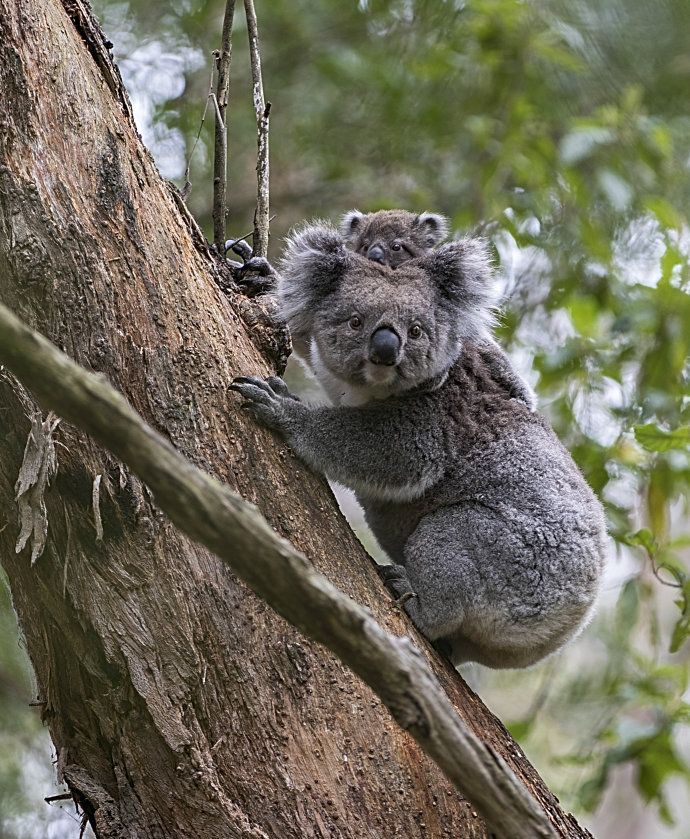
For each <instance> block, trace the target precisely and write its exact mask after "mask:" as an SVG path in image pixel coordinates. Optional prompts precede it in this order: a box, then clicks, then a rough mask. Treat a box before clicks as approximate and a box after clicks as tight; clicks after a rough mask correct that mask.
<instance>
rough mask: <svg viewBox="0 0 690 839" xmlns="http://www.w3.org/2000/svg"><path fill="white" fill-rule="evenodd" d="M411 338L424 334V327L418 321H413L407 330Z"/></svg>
mask: <svg viewBox="0 0 690 839" xmlns="http://www.w3.org/2000/svg"><path fill="white" fill-rule="evenodd" d="M407 334H408V335H409V336H410V338H420V337H421V335H422V327H421V326H420V325H419V324H418V323H413V324H412V326H411V327H410V328H409V330H408V331H407Z"/></svg>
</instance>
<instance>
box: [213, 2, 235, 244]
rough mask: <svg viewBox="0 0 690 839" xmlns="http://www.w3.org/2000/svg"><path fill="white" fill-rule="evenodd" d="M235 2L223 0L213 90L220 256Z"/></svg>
mask: <svg viewBox="0 0 690 839" xmlns="http://www.w3.org/2000/svg"><path fill="white" fill-rule="evenodd" d="M234 16H235V0H227V2H226V4H225V15H224V17H223V30H222V34H221V45H220V53H219V54H218V57H217V59H216V60H217V62H218V86H217V88H216V131H215V147H214V157H213V242H214V244H215V246H216V248H217V249H218V253H220V254H221V256H222V255H223V254H224V253H225V221H226V218H227V214H228V205H227V188H228V120H227V109H228V90H229V87H230V62H231V60H232V23H233V19H234Z"/></svg>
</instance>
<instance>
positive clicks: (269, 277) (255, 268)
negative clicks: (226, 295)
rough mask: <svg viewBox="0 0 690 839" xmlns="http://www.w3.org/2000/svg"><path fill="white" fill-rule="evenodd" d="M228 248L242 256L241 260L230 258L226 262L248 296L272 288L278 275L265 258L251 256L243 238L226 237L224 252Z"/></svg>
mask: <svg viewBox="0 0 690 839" xmlns="http://www.w3.org/2000/svg"><path fill="white" fill-rule="evenodd" d="M229 250H232V251H233V252H234V253H236V254H237V255H238V256H241V257H242V262H236V261H234V260H232V259H229V260H228V262H229V263H230V265H232V267H233V269H234V276H235V282H236V283H237V284H238V285H239V286H240V287H241V288H242V290H243V291H244V292H245V294H247V296H248V297H255V296H256V295H257V294H265V293H266V292H270V291H273V290H274V288H275V284H276V279H277V276H278V275H277V274H276V272H275V269H274V267H273V266H272V265H271V263H270V262H269V261H268V260H267V259H264V258H263V257H260V256H252V249H251V248H250V247H249V245H248V244H247V243H246V242H245V241H244V239H228V241H227V242H226V243H225V251H226V253H227V251H229Z"/></svg>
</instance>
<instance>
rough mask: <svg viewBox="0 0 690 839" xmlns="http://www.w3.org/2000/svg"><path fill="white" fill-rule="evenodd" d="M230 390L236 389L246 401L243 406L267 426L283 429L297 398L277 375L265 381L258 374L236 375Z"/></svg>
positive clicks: (297, 400)
mask: <svg viewBox="0 0 690 839" xmlns="http://www.w3.org/2000/svg"><path fill="white" fill-rule="evenodd" d="M230 390H236V391H237V392H238V393H239V394H240V395H241V396H243V397H244V398H245V399H246V400H247V401H246V402H245V403H244V404H243V405H242V407H243V408H245V409H247V410H249V411H251V412H252V413H253V414H254V415H255V416H256V417H257V418H258V419H260V420H261V422H263V423H264V424H265V425H267V426H268V427H269V428H275V429H276V430H278V431H282V430H284V427H285V425H286V423H287V421H288V420H289V419H290V416H291V413H292V411H291V410H290V409H291V408H294V406H295V403H297V404H299V399H298V398H297V397H296V396H295V395H294V394H292V393H290V391H289V390H288V389H287V385H286V384H285V382H284V381H283V380H282V379H280V378H278V376H269V377H268V379H266V380H265V381H264V380H263V379H260V378H259V377H258V376H238V377H237V378H236V379H233V382H232V384H231V385H230Z"/></svg>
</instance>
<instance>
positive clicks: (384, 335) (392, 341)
mask: <svg viewBox="0 0 690 839" xmlns="http://www.w3.org/2000/svg"><path fill="white" fill-rule="evenodd" d="M399 351H400V338H399V337H398V335H397V334H396V333H395V332H394V331H393V330H392V329H389V328H388V327H387V326H381V327H379V328H378V329H377V330H376V332H374V334H373V335H372V336H371V342H370V343H369V361H371V363H372V364H384V365H387V366H389V367H390V366H392V365H393V364H395V363H396V361H397V360H398V352H399Z"/></svg>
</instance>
